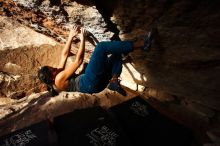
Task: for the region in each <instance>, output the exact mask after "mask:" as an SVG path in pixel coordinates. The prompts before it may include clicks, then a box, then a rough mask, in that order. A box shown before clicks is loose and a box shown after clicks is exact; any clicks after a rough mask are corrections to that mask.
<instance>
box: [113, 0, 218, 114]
mask: <svg viewBox="0 0 220 146" xmlns="http://www.w3.org/2000/svg"><path fill="white" fill-rule="evenodd" d="M218 5H219V1H216V0H214V1H206V0H202V1H190V0H181V1H176V0H172V1H171V0H158V1H150V0H146V1H142V0H136V1H131V2H129V3H128V2H126V1H125V0H121V1H119V4H118V7H117V8H116V9H115V11H114V16H113V18H112V19H113V21H114V22H115V23H116V24H117V25H118V28H119V29H120V36H121V37H123V38H131V36H138V35H140V34H144V33H146V32H147V31H148V30H149V29H150V28H151V27H157V28H158V35H157V36H156V39H155V40H154V44H153V46H152V48H151V50H150V52H149V53H139V54H138V53H133V54H132V55H131V56H132V58H133V64H134V65H135V68H136V70H138V71H139V72H140V73H141V74H143V75H144V76H145V77H146V78H147V81H143V82H141V83H140V84H142V85H144V86H150V87H154V88H158V89H162V90H165V91H166V92H169V93H171V94H174V95H177V96H182V97H187V98H189V99H191V100H193V101H194V102H197V103H200V104H203V105H205V106H208V107H210V108H213V109H216V110H220V100H219V95H220V90H219V86H220V80H219V78H218V76H219V74H220V66H219V65H220V64H219V63H220V62H219V57H220V51H219V48H220V43H219V34H220V28H219V27H218V26H219V24H220V19H219V18H220V15H219V14H220V13H219V11H220V10H219V7H218Z"/></svg>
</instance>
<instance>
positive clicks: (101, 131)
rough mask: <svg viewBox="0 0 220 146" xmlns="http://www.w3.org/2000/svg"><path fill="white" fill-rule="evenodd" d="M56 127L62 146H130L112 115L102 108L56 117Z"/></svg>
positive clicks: (77, 111)
mask: <svg viewBox="0 0 220 146" xmlns="http://www.w3.org/2000/svg"><path fill="white" fill-rule="evenodd" d="M54 126H55V129H56V131H57V134H58V139H59V144H60V145H62V146H69V145H72V146H129V145H130V142H129V140H128V139H127V137H126V135H125V134H124V133H123V131H121V129H120V126H119V125H118V124H117V122H116V121H115V120H114V118H112V117H111V115H110V114H109V113H108V112H107V111H106V110H104V109H102V108H101V107H93V108H87V109H81V110H75V111H73V112H71V113H67V114H64V115H61V116H59V117H56V118H55V119H54Z"/></svg>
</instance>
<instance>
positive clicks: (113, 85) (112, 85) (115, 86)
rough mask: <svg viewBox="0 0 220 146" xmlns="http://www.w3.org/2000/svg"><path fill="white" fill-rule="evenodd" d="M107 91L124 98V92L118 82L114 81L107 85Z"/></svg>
mask: <svg viewBox="0 0 220 146" xmlns="http://www.w3.org/2000/svg"><path fill="white" fill-rule="evenodd" d="M108 89H110V90H112V91H117V92H118V93H119V94H121V95H123V96H126V95H127V93H126V91H125V90H124V89H123V88H122V87H121V86H120V83H119V80H116V81H114V82H110V83H109V85H108Z"/></svg>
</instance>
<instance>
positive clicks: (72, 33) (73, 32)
mask: <svg viewBox="0 0 220 146" xmlns="http://www.w3.org/2000/svg"><path fill="white" fill-rule="evenodd" d="M78 33H79V27H78V26H74V27H73V29H71V30H70V33H69V37H71V38H73V37H75V36H76V35H77V34H78Z"/></svg>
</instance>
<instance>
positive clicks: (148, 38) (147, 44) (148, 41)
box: [143, 28, 157, 51]
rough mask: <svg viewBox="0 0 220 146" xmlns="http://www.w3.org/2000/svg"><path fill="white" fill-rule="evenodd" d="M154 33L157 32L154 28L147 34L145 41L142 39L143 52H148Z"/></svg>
mask: <svg viewBox="0 0 220 146" xmlns="http://www.w3.org/2000/svg"><path fill="white" fill-rule="evenodd" d="M156 32H157V29H156V28H152V29H151V30H150V32H149V33H148V35H147V36H146V37H145V39H144V46H143V50H144V51H149V50H150V48H151V44H152V40H153V37H154V35H155V33H156Z"/></svg>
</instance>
